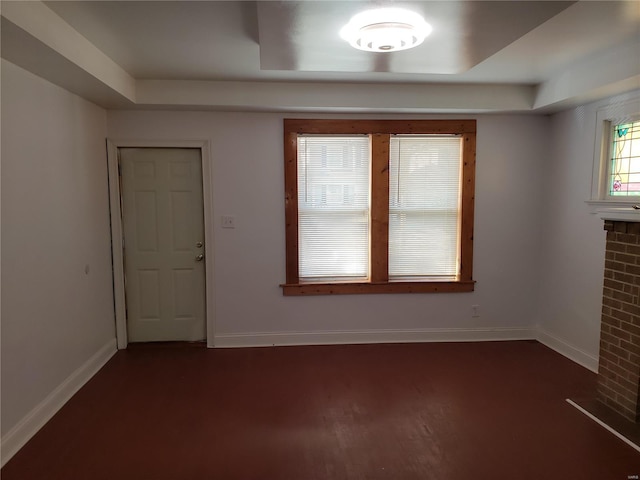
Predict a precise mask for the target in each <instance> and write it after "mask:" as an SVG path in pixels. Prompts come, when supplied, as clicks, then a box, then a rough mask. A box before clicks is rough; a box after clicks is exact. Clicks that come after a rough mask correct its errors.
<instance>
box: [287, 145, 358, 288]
mask: <svg viewBox="0 0 640 480" xmlns="http://www.w3.org/2000/svg"><path fill="white" fill-rule="evenodd" d="M369 144H370V142H369V138H368V137H367V136H362V135H359V136H299V138H298V248H299V255H298V256H299V261H298V267H299V276H300V279H301V280H304V281H312V280H316V279H317V280H324V281H326V280H329V279H336V280H347V279H366V278H367V277H368V276H369V170H370V168H369V158H370V153H369V149H370V148H369Z"/></svg>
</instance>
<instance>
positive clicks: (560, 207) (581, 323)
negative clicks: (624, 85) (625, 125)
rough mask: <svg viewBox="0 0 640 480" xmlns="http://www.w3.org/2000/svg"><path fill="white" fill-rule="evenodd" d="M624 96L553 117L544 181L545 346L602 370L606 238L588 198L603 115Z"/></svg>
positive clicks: (541, 315)
mask: <svg viewBox="0 0 640 480" xmlns="http://www.w3.org/2000/svg"><path fill="white" fill-rule="evenodd" d="M639 95H640V94H639V93H632V94H627V95H620V96H617V97H612V98H608V99H605V100H602V101H599V102H596V103H591V104H588V105H583V106H580V107H577V108H573V109H570V110H566V111H563V112H560V113H557V114H555V115H553V116H552V117H551V135H550V136H549V137H548V138H549V145H550V162H549V163H548V165H549V169H548V171H547V173H546V176H545V177H544V185H543V189H542V190H541V192H543V195H542V196H541V197H540V200H541V201H542V202H543V203H542V206H543V215H544V219H545V220H544V223H543V225H544V234H543V236H542V240H543V243H542V251H541V262H542V263H541V266H542V276H541V277H540V280H541V289H540V294H541V296H540V310H539V313H538V324H539V326H540V329H541V330H542V334H543V338H541V339H542V340H543V341H546V342H547V343H549V344H551V345H555V346H556V347H558V348H561V349H563V350H564V351H565V352H566V353H568V354H569V355H571V356H572V357H573V358H574V359H577V360H579V361H581V362H582V363H583V364H586V365H587V366H590V367H591V368H592V369H595V368H596V367H597V359H598V346H599V340H600V314H601V308H602V284H603V275H604V253H605V240H606V235H605V232H604V230H603V226H604V223H603V221H602V220H601V219H600V217H599V215H597V214H594V213H593V212H594V211H595V209H594V208H593V207H591V206H589V205H588V204H587V203H585V201H587V200H589V199H590V195H591V180H592V166H593V159H594V148H595V144H596V141H595V140H596V138H595V135H596V114H597V112H598V109H601V108H604V107H607V106H615V105H618V104H620V103H621V102H624V101H628V100H629V99H630V98H634V97H635V98H637V97H638V96H639Z"/></svg>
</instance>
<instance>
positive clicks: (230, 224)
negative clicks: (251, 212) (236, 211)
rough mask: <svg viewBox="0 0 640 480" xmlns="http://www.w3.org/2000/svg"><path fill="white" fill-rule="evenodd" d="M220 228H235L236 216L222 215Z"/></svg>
mask: <svg viewBox="0 0 640 480" xmlns="http://www.w3.org/2000/svg"><path fill="white" fill-rule="evenodd" d="M222 228H236V217H234V216H233V215H223V216H222Z"/></svg>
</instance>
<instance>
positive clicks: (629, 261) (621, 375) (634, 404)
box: [598, 221, 640, 422]
mask: <svg viewBox="0 0 640 480" xmlns="http://www.w3.org/2000/svg"><path fill="white" fill-rule="evenodd" d="M604 228H605V230H606V231H607V251H606V257H605V270H604V288H603V297H602V330H601V334H600V366H599V374H598V398H599V400H600V401H601V402H603V403H605V404H606V405H608V406H609V407H611V408H612V409H614V410H615V411H617V412H618V413H620V414H622V415H623V416H625V417H626V418H628V419H630V420H632V421H634V422H637V421H638V420H640V401H639V398H638V393H639V385H640V223H633V222H617V221H605V225H604Z"/></svg>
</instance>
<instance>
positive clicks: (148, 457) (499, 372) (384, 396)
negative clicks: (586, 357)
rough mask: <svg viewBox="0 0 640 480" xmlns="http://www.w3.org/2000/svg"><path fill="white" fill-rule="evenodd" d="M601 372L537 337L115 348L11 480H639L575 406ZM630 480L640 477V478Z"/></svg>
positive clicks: (22, 458) (624, 454)
mask: <svg viewBox="0 0 640 480" xmlns="http://www.w3.org/2000/svg"><path fill="white" fill-rule="evenodd" d="M595 388H596V376H595V374H593V373H592V372H589V371H588V370H586V369H584V368H583V367H581V366H579V365H577V364H575V363H573V362H571V361H570V360H567V359H566V358H564V357H562V356H560V355H559V354H557V353H555V352H553V351H551V350H549V349H548V348H546V347H544V346H543V345H541V344H539V343H537V342H534V341H523V342H490V343H427V344H382V345H339V346H303V347H279V348H251V349H226V350H207V349H204V348H193V347H192V348H178V347H175V346H171V345H165V346H155V347H136V348H130V349H128V350H125V351H120V352H118V353H117V354H116V355H115V356H114V357H113V358H112V359H111V360H110V361H109V362H108V363H107V365H106V366H105V367H104V368H103V369H102V370H101V371H100V372H98V374H97V375H96V376H95V377H94V378H93V379H92V380H91V381H90V382H89V383H87V385H86V386H85V387H84V388H82V389H81V390H80V391H79V392H78V393H77V394H76V395H75V396H74V397H73V398H72V399H71V400H70V401H69V402H68V403H67V404H66V405H65V406H64V407H63V408H62V410H60V412H59V413H58V414H57V415H56V416H55V417H54V418H53V419H52V420H51V421H50V422H49V423H48V424H47V425H45V427H43V428H42V429H41V430H40V432H38V433H37V434H36V435H35V436H34V438H33V439H32V440H31V441H30V442H29V443H28V444H27V445H26V446H25V447H24V448H23V449H22V450H21V451H20V452H18V453H17V454H16V455H15V456H14V458H13V459H12V460H10V461H9V462H8V463H7V465H5V467H4V468H3V469H2V471H1V472H0V475H1V478H2V480H33V479H38V480H41V479H46V480H102V479H104V480H106V479H109V480H116V479H117V480H129V479H131V480H144V479H149V480H165V479H166V480H182V479H183V480H191V479H194V480H195V479H220V480H236V479H237V480H316V479H317V480H320V479H322V480H325V479H344V480H356V479H358V480H360V479H362V480H378V479H391V480H409V479H415V480H426V479H434V480H478V479H479V480H483V479H487V480H502V479H505V480H511V479H518V480H526V479H531V480H555V479H558V480H569V479H580V480H618V479H619V480H627V478H630V477H631V476H633V475H639V474H640V453H638V452H637V451H636V450H634V449H633V448H631V447H630V446H628V445H626V444H625V443H624V442H622V441H621V440H619V439H618V438H616V437H615V436H614V435H612V434H611V433H609V432H608V431H606V430H605V429H604V428H602V427H601V426H599V425H598V424H596V423H595V422H593V421H592V420H590V419H589V418H588V417H586V416H585V415H583V414H582V413H580V412H579V411H578V410H576V409H575V408H573V407H572V406H571V405H569V404H568V403H567V402H566V401H565V399H566V398H572V397H573V398H585V397H589V396H591V395H593V394H595ZM631 478H633V477H631Z"/></svg>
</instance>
